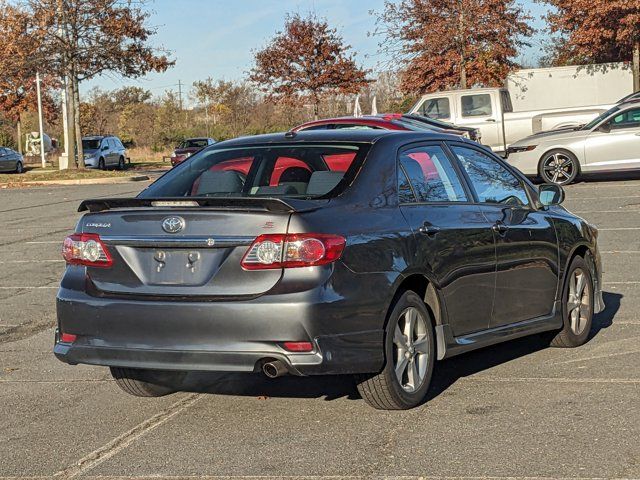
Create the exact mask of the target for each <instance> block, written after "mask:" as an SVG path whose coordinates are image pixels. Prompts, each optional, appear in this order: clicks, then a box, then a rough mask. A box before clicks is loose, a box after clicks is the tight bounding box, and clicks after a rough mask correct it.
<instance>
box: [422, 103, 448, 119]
mask: <svg viewBox="0 0 640 480" xmlns="http://www.w3.org/2000/svg"><path fill="white" fill-rule="evenodd" d="M420 112H421V113H422V115H424V116H425V117H429V118H435V119H436V120H446V119H448V118H451V109H450V107H449V99H448V98H447V97H442V98H431V99H429V100H425V101H424V103H423V104H422V106H421V107H420Z"/></svg>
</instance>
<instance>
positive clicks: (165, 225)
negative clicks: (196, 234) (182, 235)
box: [162, 217, 185, 233]
mask: <svg viewBox="0 0 640 480" xmlns="http://www.w3.org/2000/svg"><path fill="white" fill-rule="evenodd" d="M184 227H185V222H184V218H182V217H167V218H165V219H164V220H163V221H162V229H163V230H164V231H165V232H167V233H178V232H180V231H182V230H183V229H184Z"/></svg>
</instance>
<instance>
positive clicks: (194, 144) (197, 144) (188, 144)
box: [178, 138, 209, 148]
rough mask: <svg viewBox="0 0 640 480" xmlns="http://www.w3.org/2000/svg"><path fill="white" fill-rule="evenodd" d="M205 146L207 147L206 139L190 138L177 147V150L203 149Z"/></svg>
mask: <svg viewBox="0 0 640 480" xmlns="http://www.w3.org/2000/svg"><path fill="white" fill-rule="evenodd" d="M207 145H209V142H208V141H207V139H206V138H191V139H189V140H185V141H184V142H182V143H181V144H180V145H178V148H203V147H206V146H207Z"/></svg>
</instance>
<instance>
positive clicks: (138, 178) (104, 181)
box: [0, 175, 149, 188]
mask: <svg viewBox="0 0 640 480" xmlns="http://www.w3.org/2000/svg"><path fill="white" fill-rule="evenodd" d="M145 180H149V177H148V176H147V175H134V176H131V177H106V178H76V179H70V180H33V181H31V180H29V181H27V182H15V183H0V186H3V187H4V186H8V185H11V187H12V188H20V185H108V184H114V183H128V182H142V181H145Z"/></svg>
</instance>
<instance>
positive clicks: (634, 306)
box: [0, 179, 640, 479]
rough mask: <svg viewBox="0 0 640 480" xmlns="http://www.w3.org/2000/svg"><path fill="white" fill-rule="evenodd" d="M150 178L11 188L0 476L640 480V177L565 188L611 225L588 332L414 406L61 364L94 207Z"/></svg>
mask: <svg viewBox="0 0 640 480" xmlns="http://www.w3.org/2000/svg"><path fill="white" fill-rule="evenodd" d="M145 185H146V184H143V185H141V184H123V185H104V186H95V185H94V186H86V187H84V186H83V187H47V188H45V187H38V188H28V189H16V190H12V189H8V190H3V191H0V226H1V227H0V478H6V477H41V478H50V477H59V478H73V477H93V478H103V479H105V478H146V477H154V478H158V477H176V478H197V479H200V478H209V477H211V478H214V477H218V476H274V477H275V476H289V477H292V476H293V477H295V476H298V477H305V478H306V477H313V476H337V477H343V476H344V477H366V478H370V477H376V476H378V477H392V476H422V477H426V478H431V477H434V478H442V477H449V478H451V477H454V478H460V477H472V478H483V479H484V478H509V477H531V478H640V313H639V311H640V180H638V179H627V180H617V181H606V182H587V183H580V184H577V185H574V186H570V187H568V188H567V189H566V190H567V201H566V204H565V205H566V206H567V207H568V208H569V209H570V210H572V211H574V212H575V213H578V214H580V215H581V216H583V217H585V218H586V219H588V220H589V221H591V222H592V223H595V224H596V225H597V226H598V227H599V228H600V232H601V233H600V248H601V251H602V256H603V262H604V270H605V272H604V290H605V292H606V293H605V302H606V303H607V309H606V310H605V312H603V313H601V314H599V315H598V316H597V317H596V319H595V322H594V328H593V330H592V332H591V339H590V341H589V342H588V343H587V345H585V346H583V347H581V348H578V349H572V350H566V349H552V348H546V347H545V346H544V345H543V344H542V342H541V341H540V339H539V338H538V337H532V338H527V339H522V340H519V341H515V342H511V343H508V344H503V345H501V346H498V347H494V348H491V349H487V350H483V351H479V352H474V353H471V354H467V355H464V356H460V357H457V358H454V359H451V360H448V361H446V362H443V363H441V364H439V365H437V367H436V369H437V372H436V376H435V379H434V386H433V388H432V391H431V400H430V401H429V402H428V403H427V404H426V405H424V406H422V407H419V408H417V409H414V410H411V411H407V412H380V411H376V410H373V409H371V408H369V407H368V406H367V405H366V404H365V403H364V401H362V400H361V399H359V398H358V395H357V393H356V392H355V390H354V388H353V386H352V384H351V382H350V381H349V380H348V379H346V378H324V377H323V378H287V377H284V378H280V379H276V380H267V379H265V378H263V377H262V376H259V375H237V374H220V375H218V374H192V375H191V378H190V379H189V385H190V386H191V388H190V390H191V391H189V392H185V393H179V394H175V395H172V396H168V397H163V398H160V399H138V398H134V397H130V396H128V395H126V394H124V393H122V392H121V391H120V390H119V389H118V388H117V387H116V385H115V384H114V382H113V381H112V380H111V377H110V375H109V372H108V370H107V369H106V368H101V367H89V366H76V367H71V366H67V365H64V364H62V363H60V362H58V361H57V360H56V359H55V358H54V357H53V355H52V353H51V348H52V341H53V325H54V323H55V303H54V299H55V294H56V288H57V283H58V281H59V278H60V276H61V273H62V271H63V268H64V262H63V261H62V260H61V256H60V253H59V250H60V244H61V241H62V239H63V238H64V236H65V235H66V234H67V233H68V232H70V231H72V229H73V227H74V225H75V222H76V221H77V219H78V218H79V214H78V213H76V208H77V206H78V203H79V202H80V200H82V199H84V198H88V197H99V196H114V195H123V196H127V195H133V194H135V193H137V191H139V190H140V189H141V188H142V187H144V186H145Z"/></svg>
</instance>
